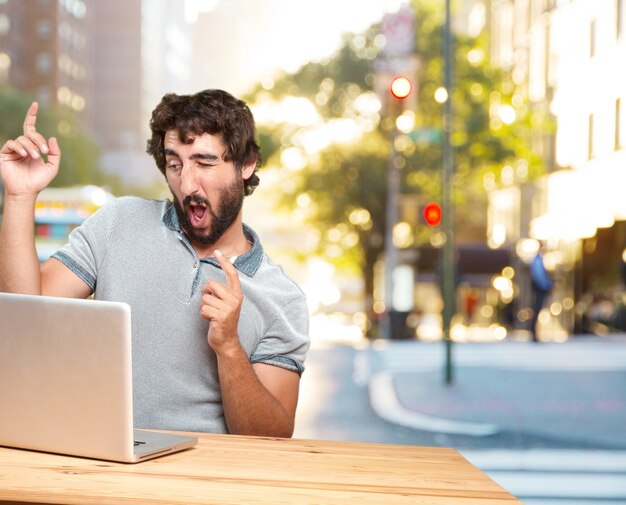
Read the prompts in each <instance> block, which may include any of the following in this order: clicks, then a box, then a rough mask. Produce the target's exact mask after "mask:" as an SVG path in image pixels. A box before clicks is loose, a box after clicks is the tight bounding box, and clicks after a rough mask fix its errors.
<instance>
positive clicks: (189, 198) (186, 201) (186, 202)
mask: <svg viewBox="0 0 626 505" xmlns="http://www.w3.org/2000/svg"><path fill="white" fill-rule="evenodd" d="M191 202H193V203H201V204H203V205H206V206H207V207H208V206H209V201H208V200H207V199H206V198H202V197H201V196H200V195H188V196H186V197H185V198H184V199H183V207H186V206H187V205H189V204H190V203H191Z"/></svg>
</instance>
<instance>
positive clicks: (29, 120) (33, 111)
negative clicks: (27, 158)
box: [24, 102, 39, 135]
mask: <svg viewBox="0 0 626 505" xmlns="http://www.w3.org/2000/svg"><path fill="white" fill-rule="evenodd" d="M38 110H39V104H38V103H37V102H33V103H32V104H31V105H30V107H29V108H28V111H27V112H26V117H25V118H24V135H28V134H29V133H30V132H32V131H33V130H35V123H36V122H37V111H38Z"/></svg>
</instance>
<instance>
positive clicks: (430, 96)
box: [250, 1, 549, 299]
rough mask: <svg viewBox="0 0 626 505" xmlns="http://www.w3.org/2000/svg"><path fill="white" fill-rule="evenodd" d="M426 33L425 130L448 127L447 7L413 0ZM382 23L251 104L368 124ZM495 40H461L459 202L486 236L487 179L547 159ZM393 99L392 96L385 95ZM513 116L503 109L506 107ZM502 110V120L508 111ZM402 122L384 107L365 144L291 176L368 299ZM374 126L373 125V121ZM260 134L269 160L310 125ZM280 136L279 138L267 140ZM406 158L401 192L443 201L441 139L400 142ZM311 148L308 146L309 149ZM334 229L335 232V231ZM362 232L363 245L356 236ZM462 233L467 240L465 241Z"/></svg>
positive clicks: (466, 222) (289, 193) (535, 171)
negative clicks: (493, 46)
mask: <svg viewBox="0 0 626 505" xmlns="http://www.w3.org/2000/svg"><path fill="white" fill-rule="evenodd" d="M413 7H414V12H415V19H416V27H415V32H416V34H417V36H416V41H415V47H416V56H417V58H418V60H419V62H420V64H419V70H418V73H417V75H415V76H413V77H414V78H415V81H416V82H417V83H418V86H417V89H418V91H417V92H418V98H417V106H416V111H415V115H416V118H417V124H416V128H418V129H419V128H428V129H430V130H431V131H437V130H439V131H440V130H441V128H442V119H443V118H442V112H443V111H442V107H443V106H442V105H441V104H440V103H438V102H437V101H436V100H435V99H434V96H435V91H436V90H437V89H438V88H439V87H441V86H442V85H443V60H442V14H443V13H442V12H441V11H442V9H441V6H440V5H439V4H438V3H437V2H432V3H428V2H417V1H414V2H413ZM378 33H379V31H378V27H377V26H373V27H371V28H370V29H369V30H368V31H366V32H365V33H363V34H358V35H350V36H347V37H346V38H345V41H344V45H343V47H342V48H341V49H340V50H339V51H338V53H337V54H336V55H335V56H334V57H333V58H332V59H330V60H329V61H326V62H312V63H308V64H306V65H304V66H303V67H302V68H301V69H300V70H299V71H298V72H296V73H295V74H292V75H284V76H282V78H280V79H278V80H277V81H276V83H275V85H274V86H273V87H272V88H271V89H269V90H265V89H262V88H261V87H259V88H257V89H256V90H254V92H253V93H252V95H251V97H250V99H251V101H253V102H254V101H257V100H261V99H263V98H267V97H270V98H272V99H274V100H280V99H281V98H282V97H284V96H287V95H292V96H300V97H305V98H307V99H309V100H310V102H311V103H313V104H315V106H316V109H317V111H318V112H319V114H320V115H321V116H322V117H323V118H324V119H325V120H327V121H330V120H332V119H336V118H344V119H352V120H354V121H356V122H360V123H361V124H363V120H365V119H367V118H364V117H363V113H362V111H360V110H359V107H358V104H359V102H360V100H361V99H362V98H363V97H364V96H368V93H369V94H370V95H371V93H372V91H373V89H374V83H375V79H376V74H375V70H374V62H375V60H376V58H377V57H378V56H379V52H380V48H381V43H380V37H379V36H378ZM486 47H487V44H486V37H485V36H484V35H481V36H480V37H478V38H469V37H466V36H462V35H455V38H454V49H455V51H454V54H455V63H454V86H453V93H452V100H453V107H454V113H455V115H454V123H453V134H452V142H453V145H454V156H455V180H454V187H455V191H454V200H455V207H456V209H457V211H456V212H457V227H458V230H465V231H467V230H473V235H474V236H480V237H481V238H483V239H484V237H485V222H486V208H487V193H486V191H485V188H484V185H485V180H486V179H487V180H493V181H497V180H498V179H499V178H500V174H501V171H502V167H503V166H505V165H508V164H510V165H512V166H516V167H518V168H520V170H519V172H520V173H523V174H525V176H527V177H529V178H532V177H535V176H538V175H540V174H541V173H542V171H543V167H542V162H541V159H540V158H539V157H538V156H536V155H535V154H533V151H532V149H531V139H532V135H533V132H535V131H537V128H542V129H544V130H547V129H548V128H549V124H548V122H547V121H546V120H545V118H544V117H543V116H541V115H538V114H536V113H534V112H533V111H531V110H530V108H529V106H528V104H527V103H525V101H524V99H523V98H522V97H523V95H522V94H521V93H520V92H519V91H518V90H517V88H516V86H515V85H514V83H513V81H512V79H511V77H510V76H509V75H507V74H506V73H505V72H503V71H502V70H500V69H497V68H494V67H493V66H491V65H490V64H489V62H488V54H487V49H486ZM380 98H381V100H383V101H384V100H385V99H386V98H387V97H380ZM499 111H500V112H503V113H505V114H498V112H499ZM501 116H502V117H501ZM393 122H394V118H391V117H389V116H385V114H384V113H382V114H381V115H380V116H379V117H378V118H377V121H376V125H375V127H374V128H372V129H369V130H368V129H367V128H365V131H364V133H363V135H362V137H361V138H360V140H359V141H358V142H353V143H335V144H331V145H330V146H329V147H327V148H326V149H324V150H322V151H320V152H318V153H314V154H313V155H310V156H308V157H307V161H306V166H305V167H304V168H303V169H301V170H298V171H295V172H290V173H289V176H288V178H289V184H287V185H285V186H286V188H287V189H286V190H285V192H284V194H283V195H282V198H281V204H282V205H283V206H284V207H286V208H293V207H294V206H295V202H296V201H298V196H299V195H306V198H305V200H306V201H307V202H312V203H311V204H310V205H309V207H310V208H309V209H308V219H309V222H310V223H311V224H312V225H313V226H315V227H316V228H317V229H318V230H319V237H320V239H319V243H318V246H319V253H321V254H324V255H326V256H328V257H331V258H332V259H333V262H334V263H335V264H339V265H344V266H352V267H356V268H357V269H358V270H359V271H360V272H361V274H362V275H363V278H364V280H365V289H366V297H368V299H371V294H372V292H373V282H372V281H373V275H372V272H373V267H374V263H375V262H376V260H377V259H378V258H379V256H380V254H381V252H382V251H383V248H384V241H383V237H384V236H385V208H386V203H385V200H386V186H387V179H386V168H387V164H388V159H389V157H390V153H391V148H390V139H391V136H392V135H391V130H392V128H393ZM365 124H367V122H365ZM259 129H260V137H261V139H265V141H263V140H262V143H263V142H265V147H266V148H267V147H269V148H270V151H269V152H267V151H266V152H265V155H266V157H267V158H268V160H269V162H270V163H274V164H280V155H281V153H282V152H284V150H286V149H289V148H292V147H300V148H302V146H301V145H300V144H301V138H302V128H301V127H299V126H296V125H293V124H281V125H279V126H278V127H277V126H275V125H274V126H272V127H271V128H267V127H265V126H264V125H260V128H259ZM268 138H274V139H277V138H278V139H280V143H279V142H276V141H274V142H273V143H272V142H268V141H267V139H268ZM396 147H397V148H398V150H399V151H400V154H401V157H402V160H401V166H402V169H401V171H402V193H403V194H406V195H423V198H425V199H426V198H429V199H437V200H439V199H440V197H441V182H442V181H441V167H442V145H441V143H440V141H439V142H437V141H435V142H433V141H429V142H423V141H420V140H415V138H411V137H408V136H401V137H400V138H399V139H398V142H397V143H396ZM302 152H304V150H303V149H302ZM329 231H332V233H329ZM415 234H416V237H415V240H416V243H417V244H420V243H424V242H425V241H426V240H427V233H426V230H423V229H421V230H420V229H419V227H418V229H416V230H415ZM355 236H356V237H358V240H357V241H355V240H354V239H353V238H354V237H355ZM460 238H461V239H462V237H460Z"/></svg>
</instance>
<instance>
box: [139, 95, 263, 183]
mask: <svg viewBox="0 0 626 505" xmlns="http://www.w3.org/2000/svg"><path fill="white" fill-rule="evenodd" d="M150 129H151V130H152V137H151V138H150V139H149V140H148V145H147V149H146V152H147V153H148V154H150V155H152V157H153V158H154V160H155V161H156V164H157V167H159V170H160V171H161V172H162V173H163V175H165V153H164V139H165V132H167V131H170V130H177V131H178V135H179V138H180V140H181V142H185V143H188V142H190V140H189V138H188V135H189V134H190V133H192V134H195V135H202V134H203V133H209V134H211V135H219V136H221V138H222V141H223V142H224V144H226V153H225V154H224V161H232V162H233V163H234V164H235V166H236V167H237V168H238V169H239V170H241V169H242V168H243V167H244V166H245V165H248V164H250V163H253V162H256V168H255V169H254V173H253V174H252V176H250V178H249V179H247V180H245V181H244V193H245V194H246V195H250V194H251V193H252V192H253V191H254V190H255V188H256V187H257V186H258V185H259V177H258V175H257V173H256V172H257V169H258V166H259V165H260V164H261V153H260V151H259V146H258V144H257V143H256V141H255V126H254V118H253V117H252V113H251V112H250V109H249V108H248V106H247V105H246V104H245V102H243V101H242V100H238V99H237V98H235V97H234V96H232V95H231V94H230V93H227V92H226V91H222V90H219V89H207V90H205V91H200V92H199V93H196V94H195V95H176V94H174V93H168V94H166V95H165V96H164V97H163V98H162V100H161V103H159V105H157V106H156V108H155V109H154V111H153V112H152V119H150Z"/></svg>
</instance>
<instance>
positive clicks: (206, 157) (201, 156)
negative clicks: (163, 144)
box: [163, 148, 222, 162]
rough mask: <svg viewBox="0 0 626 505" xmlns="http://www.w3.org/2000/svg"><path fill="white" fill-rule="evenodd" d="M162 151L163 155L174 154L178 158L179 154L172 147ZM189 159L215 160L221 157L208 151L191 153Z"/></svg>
mask: <svg viewBox="0 0 626 505" xmlns="http://www.w3.org/2000/svg"><path fill="white" fill-rule="evenodd" d="M163 153H164V154H165V156H176V157H177V158H180V155H179V154H178V153H177V152H176V151H174V150H173V149H168V148H166V149H164V150H163ZM189 159H191V160H206V161H212V162H216V161H220V160H221V159H222V158H221V157H220V156H216V155H215V154H210V153H195V154H192V155H191V156H190V157H189Z"/></svg>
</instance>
